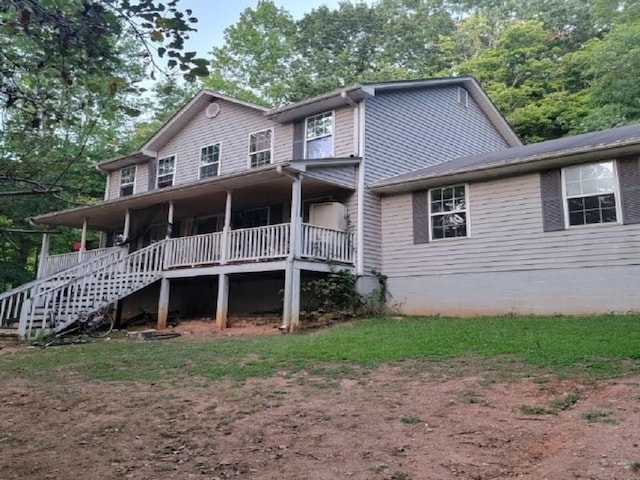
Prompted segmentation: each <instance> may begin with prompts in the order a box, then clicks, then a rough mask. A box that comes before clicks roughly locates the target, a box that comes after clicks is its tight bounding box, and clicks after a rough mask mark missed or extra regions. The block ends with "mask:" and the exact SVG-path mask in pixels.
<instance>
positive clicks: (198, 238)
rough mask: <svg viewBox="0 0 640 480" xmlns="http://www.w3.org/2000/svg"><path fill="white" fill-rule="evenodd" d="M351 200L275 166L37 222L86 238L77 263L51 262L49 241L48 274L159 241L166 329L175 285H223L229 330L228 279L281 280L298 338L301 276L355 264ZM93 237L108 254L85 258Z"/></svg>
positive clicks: (67, 257)
mask: <svg viewBox="0 0 640 480" xmlns="http://www.w3.org/2000/svg"><path fill="white" fill-rule="evenodd" d="M353 197H354V195H353V190H352V189H351V188H347V187H345V185H336V184H335V183H334V182H331V181H329V180H326V179H321V178H315V177H312V176H306V175H304V173H303V172H300V171H299V170H294V169H283V168H277V167H270V168H267V169H262V170H261V171H255V172H249V174H247V173H243V174H238V175H232V176H227V177H220V178H217V179H213V180H207V181H203V182H198V183H195V184H189V185H185V186H175V187H170V188H165V189H161V190H156V191H153V192H148V193H143V194H140V195H134V196H131V197H124V198H120V199H117V200H114V201H110V202H104V203H101V204H99V205H95V206H92V207H85V208H81V209H74V210H69V211H66V212H58V213H54V214H50V215H43V216H41V217H38V218H36V219H34V220H35V221H36V222H38V223H43V224H50V225H67V226H72V227H79V228H81V229H82V232H83V234H82V242H81V246H80V251H79V252H76V253H74V254H63V255H58V256H51V255H48V252H47V251H46V244H47V242H43V255H42V260H41V265H43V267H42V268H41V275H42V276H46V275H47V274H49V273H51V272H53V271H54V270H56V269H57V268H68V266H69V265H70V264H73V263H74V261H76V262H80V261H83V259H87V258H95V257H96V256H99V255H101V254H102V252H109V251H112V250H115V249H118V250H120V251H121V252H122V254H123V255H126V254H127V251H129V252H133V251H136V250H139V249H141V248H145V247H146V246H147V245H154V244H158V243H160V242H161V243H162V244H163V245H162V259H161V269H162V279H161V281H160V291H159V295H158V296H159V298H158V327H159V328H163V327H165V326H166V318H167V312H168V310H169V308H168V305H169V299H170V294H171V292H170V291H171V281H172V279H179V278H196V277H211V276H215V277H217V281H216V284H217V301H216V309H215V317H216V324H217V326H218V327H219V328H225V327H226V324H227V316H228V313H229V312H228V298H229V276H230V275H235V274H243V273H249V272H278V271H279V272H282V273H283V274H284V285H283V287H284V288H282V291H283V292H284V300H283V302H282V304H281V305H282V312H283V315H282V316H283V326H284V327H286V328H288V329H295V328H296V327H297V325H298V322H299V309H300V288H301V286H300V277H301V272H302V271H311V272H326V271H328V270H329V269H331V268H353V266H354V265H355V262H356V254H355V251H356V248H355V245H356V241H355V235H354V233H353V231H352V226H351V221H350V218H351V217H352V216H353V217H355V216H356V215H355V214H353V213H354V212H351V211H350V208H351V207H350V206H351V205H353V204H354V202H353ZM89 229H94V230H99V231H101V232H103V242H101V243H102V244H101V247H102V248H101V249H99V250H86V244H85V239H86V236H87V230H89ZM158 246H160V245H158ZM56 265H57V267H56ZM256 293H257V294H259V293H260V292H256ZM212 313H213V312H212Z"/></svg>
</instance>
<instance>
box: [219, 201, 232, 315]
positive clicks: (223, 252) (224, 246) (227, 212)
mask: <svg viewBox="0 0 640 480" xmlns="http://www.w3.org/2000/svg"><path fill="white" fill-rule="evenodd" d="M232 200H233V197H232V194H231V191H227V202H226V203H225V206H224V228H223V229H222V241H221V242H220V264H221V265H224V264H225V263H227V260H228V258H229V233H230V232H231V201H232ZM219 292H220V290H219V287H218V293H219ZM219 300H220V297H218V301H219ZM225 323H226V322H225Z"/></svg>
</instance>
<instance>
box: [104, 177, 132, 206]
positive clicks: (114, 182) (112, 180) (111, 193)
mask: <svg viewBox="0 0 640 480" xmlns="http://www.w3.org/2000/svg"><path fill="white" fill-rule="evenodd" d="M107 187H108V191H107V200H113V199H114V198H118V196H119V195H120V170H114V171H113V172H110V173H109V183H108V185H107ZM136 187H137V185H136Z"/></svg>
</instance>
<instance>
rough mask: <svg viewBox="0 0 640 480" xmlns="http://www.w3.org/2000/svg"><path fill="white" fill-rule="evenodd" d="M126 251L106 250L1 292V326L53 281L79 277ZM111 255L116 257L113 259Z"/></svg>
mask: <svg viewBox="0 0 640 480" xmlns="http://www.w3.org/2000/svg"><path fill="white" fill-rule="evenodd" d="M124 253H125V249H124V248H118V249H117V250H115V249H114V250H111V251H108V252H105V253H104V254H103V255H100V256H98V257H94V258H91V259H89V260H87V261H85V262H81V263H78V264H76V265H72V266H71V267H69V268H66V269H64V270H60V271H59V272H56V273H52V274H51V275H48V276H46V277H43V278H38V279H35V280H32V281H30V282H27V283H24V284H22V285H20V286H18V287H15V288H12V289H11V290H7V291H6V292H2V293H0V326H2V325H4V324H5V321H6V320H8V319H9V318H17V315H18V314H19V313H20V310H21V309H22V305H23V304H24V302H25V301H26V300H28V299H29V298H32V297H33V296H34V295H36V294H38V293H42V292H46V291H47V290H49V289H51V288H54V286H55V285H51V283H54V282H56V281H63V279H65V280H64V281H67V280H68V279H69V277H77V276H78V275H79V274H81V273H84V272H86V271H92V270H95V269H96V268H99V266H100V265H101V264H103V263H104V262H105V261H106V262H107V263H110V262H111V261H113V260H114V259H115V260H117V259H118V258H122V257H123V256H124ZM111 257H114V258H113V259H111ZM42 286H44V289H43V290H41V287H42ZM12 297H15V298H12ZM12 314H13V316H12Z"/></svg>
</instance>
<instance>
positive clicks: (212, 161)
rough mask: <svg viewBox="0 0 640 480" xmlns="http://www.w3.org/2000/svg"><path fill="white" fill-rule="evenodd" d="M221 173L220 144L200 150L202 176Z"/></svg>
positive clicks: (212, 175)
mask: <svg viewBox="0 0 640 480" xmlns="http://www.w3.org/2000/svg"><path fill="white" fill-rule="evenodd" d="M219 173H220V144H219V143H216V144H215V145H210V146H208V147H203V148H202V149H201V150H200V178H207V177H217V176H218V174H219Z"/></svg>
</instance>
